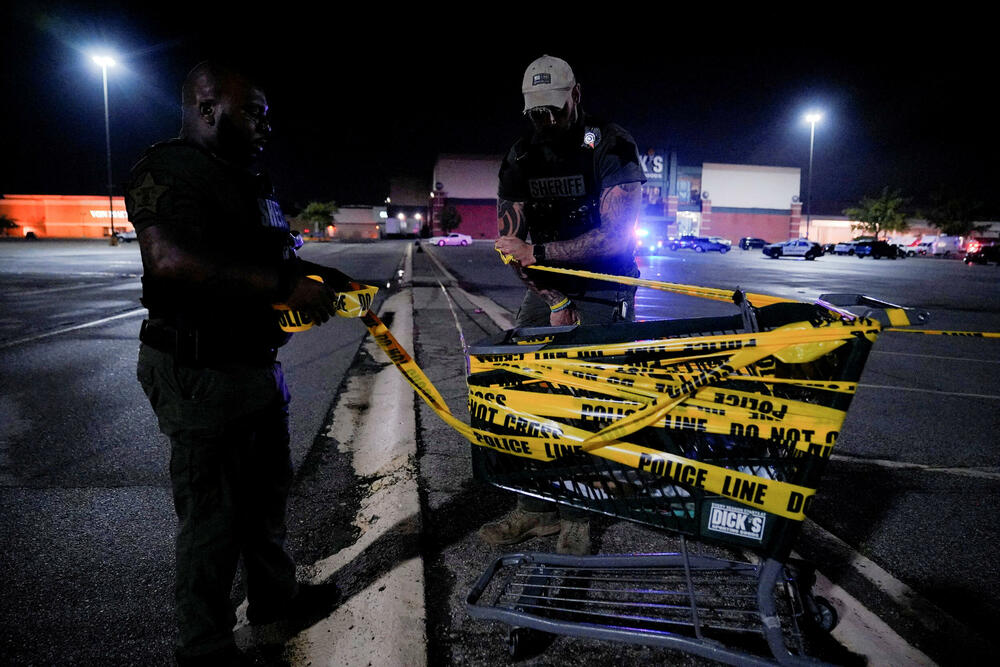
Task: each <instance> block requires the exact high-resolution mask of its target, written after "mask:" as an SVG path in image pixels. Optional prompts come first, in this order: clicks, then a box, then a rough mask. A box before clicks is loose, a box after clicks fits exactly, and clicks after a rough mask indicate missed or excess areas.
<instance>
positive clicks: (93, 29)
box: [0, 0, 1000, 220]
mask: <svg viewBox="0 0 1000 667" xmlns="http://www.w3.org/2000/svg"><path fill="white" fill-rule="evenodd" d="M134 4H138V3H134ZM279 6H280V9H279V8H278V7H279ZM316 6H317V5H310V7H316ZM322 6H329V7H330V9H329V10H323V11H318V10H316V9H297V7H299V5H297V4H296V3H291V2H284V3H280V5H277V6H272V7H269V8H265V9H263V10H260V9H253V7H252V4H251V3H248V4H247V5H246V6H245V7H243V8H241V9H238V10H233V11H232V12H230V13H228V14H224V13H223V12H222V11H221V10H208V9H206V3H203V4H202V5H195V4H188V3H177V2H175V3H169V4H163V5H157V4H156V3H151V4H147V6H146V8H144V9H141V8H135V7H129V4H128V3H89V4H84V3H51V2H21V1H20V0H18V1H17V2H14V3H12V4H8V5H6V6H5V9H4V10H3V26H2V27H3V36H2V43H0V49H2V51H0V53H2V58H3V61H2V62H3V68H2V72H0V77H2V78H0V82H2V90H3V99H4V118H5V121H6V122H5V123H4V127H3V144H2V146H3V150H4V158H3V160H2V171H0V192H3V193H8V194H103V193H104V192H105V181H106V176H105V170H106V167H105V147H104V115H103V114H104V111H103V99H102V92H101V73H100V69H99V68H98V67H97V66H96V65H94V64H93V63H92V62H91V61H90V58H89V55H88V54H89V52H90V50H92V49H94V48H97V47H99V46H101V45H107V46H109V47H111V48H113V49H114V51H115V53H116V54H117V57H118V60H119V62H120V66H118V67H116V68H114V69H112V70H110V73H109V80H110V82H109V94H110V107H111V149H112V158H113V160H112V165H113V170H114V180H115V183H116V184H117V189H116V194H121V184H122V183H123V182H124V180H125V178H126V177H127V172H128V169H129V167H130V166H131V164H132V163H134V161H135V160H136V158H137V157H138V156H139V154H140V153H141V152H142V150H143V149H144V148H145V147H146V146H148V145H149V144H151V143H154V142H155V141H158V140H161V139H165V138H169V137H172V136H175V135H176V133H177V130H178V128H179V124H180V112H179V97H180V85H181V82H182V81H183V79H184V76H185V74H186V73H187V71H188V70H189V69H190V68H191V67H192V66H194V65H195V64H196V63H197V62H199V61H200V60H202V59H205V58H210V57H216V56H222V57H224V58H225V59H227V60H229V61H230V62H237V63H240V64H242V65H245V66H246V67H247V69H249V70H250V71H252V72H254V73H255V74H256V75H257V76H258V77H259V78H260V80H261V81H262V83H263V84H264V88H265V91H266V93H267V95H268V100H269V102H270V104H271V107H272V114H273V123H272V124H273V126H274V128H275V134H274V137H273V139H272V144H271V147H270V150H269V153H268V157H267V164H268V167H269V169H270V171H271V173H272V175H273V178H274V181H275V184H276V187H277V189H278V193H279V196H280V198H281V200H282V202H283V204H284V206H285V207H286V209H289V210H290V212H294V211H295V209H296V208H297V207H301V206H303V205H304V204H306V203H308V202H309V201H312V200H323V201H327V200H335V201H337V202H338V203H341V204H377V203H380V202H381V201H382V200H383V198H384V197H385V196H386V194H387V193H388V190H387V188H388V185H387V183H388V179H389V178H390V177H391V176H394V175H415V176H422V177H426V179H427V182H428V186H429V185H430V173H431V168H432V166H433V164H434V160H435V157H436V156H437V155H438V154H439V153H473V154H500V153H501V152H503V151H504V150H505V149H506V147H507V146H509V144H510V143H511V141H512V139H513V137H514V136H515V134H516V133H517V132H518V131H519V129H520V128H521V127H522V125H521V123H522V122H523V121H522V120H521V117H520V110H521V95H520V81H521V75H522V73H523V71H524V68H525V67H526V65H527V64H528V63H529V62H530V61H531V60H533V59H534V58H535V57H537V56H539V55H541V54H542V53H550V54H552V55H557V56H559V57H562V58H565V59H566V60H568V61H569V62H570V64H571V65H573V67H574V70H575V71H576V74H577V79H578V81H580V83H581V84H582V90H583V106H584V108H585V109H587V110H588V111H590V112H594V113H599V114H602V115H605V116H607V117H610V118H612V119H614V120H615V121H617V122H618V123H619V124H621V125H623V126H625V127H626V128H627V129H628V130H629V131H630V132H631V133H632V134H633V136H634V137H635V138H636V140H637V143H638V145H639V148H640V150H641V151H644V150H646V149H647V148H651V147H655V148H660V149H666V150H674V151H676V153H677V157H678V161H679V163H680V164H681V165H692V166H694V165H700V164H701V163H703V162H726V163H738V164H758V165H774V166H785V167H800V168H802V172H803V189H802V195H803V198H805V173H806V167H807V165H808V160H809V127H808V124H806V123H805V122H803V121H802V115H803V114H804V113H805V112H806V111H807V110H809V109H811V108H817V109H820V110H822V111H823V112H824V114H825V118H824V120H823V121H822V122H821V123H820V124H819V125H818V126H817V130H816V145H815V152H814V155H815V158H814V160H815V161H814V167H813V195H812V196H813V210H814V213H815V214H822V213H827V214H840V213H841V211H842V209H843V208H844V207H846V206H849V205H852V204H854V203H856V202H857V201H858V200H859V199H860V198H861V197H863V196H865V195H874V194H877V193H878V192H879V191H880V190H881V189H882V188H883V187H885V186H889V187H891V188H894V189H899V190H901V191H902V192H903V194H904V195H906V196H908V197H910V198H911V199H912V200H913V205H914V206H919V205H922V204H924V203H925V202H926V201H927V200H928V198H929V196H930V195H931V194H932V193H933V192H935V191H941V192H945V193H948V194H951V195H955V196H963V197H966V198H968V199H969V200H970V201H978V202H981V203H982V204H983V209H982V210H981V211H980V215H979V216H978V219H981V220H1000V189H998V187H997V183H998V177H1000V169H998V166H997V149H998V148H1000V141H998V136H1000V134H998V126H997V122H996V120H995V116H996V107H995V106H994V105H993V104H992V93H993V89H995V87H996V81H997V78H998V77H997V63H998V61H1000V58H998V57H997V56H996V50H995V49H996V45H995V43H994V41H993V40H995V39H996V38H995V36H994V35H990V34H988V32H987V31H988V30H989V26H990V25H992V21H987V20H986V19H985V18H983V17H979V19H976V17H974V16H968V15H963V16H962V17H956V18H955V19H949V18H948V17H943V18H942V17H941V16H928V17H926V18H924V17H919V16H913V15H907V16H899V15H893V14H888V13H887V14H885V15H877V14H874V13H871V12H868V13H866V14H863V15H861V14H856V13H851V12H849V11H848V10H847V9H846V8H844V9H841V10H840V11H842V12H843V13H844V14H845V16H843V17H840V18H837V17H813V18H809V19H807V18H805V17H804V16H803V15H795V14H788V15H786V16H782V10H781V9H779V8H778V6H777V5H775V6H773V7H768V8H766V9H765V8H763V5H759V6H757V8H756V9H755V10H753V11H752V12H747V13H745V14H742V15H734V14H730V15H725V16H724V15H721V14H719V15H716V16H706V15H703V14H702V13H701V11H700V10H697V9H695V8H692V9H691V11H690V13H689V14H685V13H684V12H683V11H681V10H677V11H676V13H671V14H665V15H662V16H660V15H656V14H652V13H649V12H647V11H643V10H641V9H635V10H629V11H628V15H625V14H623V13H622V8H621V7H619V6H618V5H617V4H616V5H609V6H608V9H607V10H606V11H604V12H603V13H601V14H599V15H594V16H590V15H587V12H586V11H585V10H583V9H578V8H577V9H563V10H562V15H560V16H554V15H552V14H545V15H543V14H539V13H533V11H528V10H526V9H520V10H517V11H515V10H514V8H516V7H520V5H515V4H511V5H505V6H504V7H508V8H509V9H508V11H507V12H506V13H507V14H508V15H505V16H494V15H492V14H491V15H484V14H479V15H477V14H476V13H475V12H476V11H483V9H482V8H480V9H479V10H475V9H473V7H475V6H476V5H472V4H464V5H460V7H462V8H463V9H461V10H452V9H449V6H448V5H440V6H429V7H421V8H420V11H419V12H416V11H413V10H411V13H410V14H408V15H406V16H402V15H399V14H396V13H393V12H392V11H391V10H389V8H388V6H383V5H381V4H379V6H377V7H374V6H373V9H370V10H365V9H360V10H358V9H354V8H352V9H350V10H349V11H350V14H349V15H344V14H343V12H344V11H345V10H344V9H343V7H344V6H345V5H344V3H331V4H329V5H322ZM352 6H353V5H352ZM150 7H152V9H151V8H150ZM338 7H339V8H341V9H337V8H338ZM567 7H570V6H567ZM490 11H491V12H500V11H501V6H491V9H490ZM470 12H471V13H470ZM849 13H850V15H849V16H847V15H846V14H849ZM771 14H773V15H774V16H771ZM455 19H458V21H459V23H458V24H457V25H454V24H453V23H454V20H455ZM979 26H982V28H980V27H979Z"/></svg>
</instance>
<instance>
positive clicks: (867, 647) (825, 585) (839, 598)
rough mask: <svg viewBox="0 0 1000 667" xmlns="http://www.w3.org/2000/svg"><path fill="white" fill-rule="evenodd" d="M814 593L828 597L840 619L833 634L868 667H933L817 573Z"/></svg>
mask: <svg viewBox="0 0 1000 667" xmlns="http://www.w3.org/2000/svg"><path fill="white" fill-rule="evenodd" d="M812 590H813V593H814V594H815V595H818V596H820V597H823V598H826V599H827V601H829V602H830V604H832V605H833V607H834V609H836V610H837V616H838V618H839V620H838V622H837V626H836V627H835V628H834V629H833V631H831V632H830V635H831V636H832V637H833V638H834V639H836V640H837V641H838V642H840V644H841V645H842V646H843V647H844V648H846V649H847V650H848V651H851V652H852V653H855V654H857V655H863V656H864V657H865V658H866V659H867V661H868V665H869V667H906V666H908V665H914V666H917V665H920V666H925V665H926V666H931V665H934V664H935V662H934V661H933V660H931V659H930V658H928V657H927V656H926V655H924V653H922V652H921V651H919V650H917V649H916V648H914V647H913V646H911V645H910V644H908V643H906V642H905V641H904V640H903V639H902V638H901V637H900V636H899V635H898V634H896V632H895V631H894V630H893V629H892V628H890V627H889V626H888V624H886V622H885V621H883V620H882V619H881V618H879V617H878V616H876V615H875V614H873V613H872V612H870V611H868V609H867V608H866V607H865V606H864V605H862V604H861V603H860V602H858V601H857V600H856V599H855V598H854V597H853V596H852V595H851V594H850V593H848V592H847V591H845V590H844V589H843V588H841V587H840V586H837V585H836V584H834V583H832V582H831V581H830V580H829V579H827V578H826V577H825V576H823V574H822V573H820V572H817V573H816V583H815V584H814V585H813V588H812Z"/></svg>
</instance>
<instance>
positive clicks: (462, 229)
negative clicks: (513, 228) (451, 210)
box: [454, 202, 497, 239]
mask: <svg viewBox="0 0 1000 667" xmlns="http://www.w3.org/2000/svg"><path fill="white" fill-rule="evenodd" d="M454 206H455V208H456V209H457V210H458V214H459V215H460V216H462V224H460V225H459V226H458V229H456V230H455V231H456V232H459V233H461V234H468V235H469V236H471V237H472V238H474V239H495V238H497V205H496V202H489V203H486V202H484V203H475V204H459V203H455V204H454Z"/></svg>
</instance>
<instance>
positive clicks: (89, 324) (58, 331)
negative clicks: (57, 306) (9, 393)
mask: <svg viewBox="0 0 1000 667" xmlns="http://www.w3.org/2000/svg"><path fill="white" fill-rule="evenodd" d="M145 312H146V309H145V308H136V309H135V310H130V311H128V312H125V313H118V314H117V315H112V316H111V317H102V318H101V319H99V320H94V321H93V322H84V323H83V324H76V325H73V326H71V327H63V328H62V329H56V330H55V331H46V332H45V333H40V334H35V335H34V336H25V337H24V338H18V339H17V340H9V341H7V342H6V343H0V350H3V349H6V348H8V347H14V346H16V345H23V344H24V343H30V342H32V341H35V340H41V339H42V338H49V337H50V336H58V335H59V334H64V333H68V332H70V331H76V330H77V329H86V328H87V327H96V326H98V325H101V324H104V323H105V322H111V321H114V320H120V319H122V318H126V317H135V316H136V315H142V314H144V313H145Z"/></svg>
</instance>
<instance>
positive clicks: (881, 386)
mask: <svg viewBox="0 0 1000 667" xmlns="http://www.w3.org/2000/svg"><path fill="white" fill-rule="evenodd" d="M858 387H864V388H865V389H887V390H889V391H914V392H918V393H925V394H937V395H939V396H955V397H958V398H985V399H988V400H997V399H1000V396H998V395H997V394H972V393H967V392H962V391H941V390H939V389H921V388H919V387H898V386H894V385H888V384H865V383H859V384H858Z"/></svg>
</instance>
